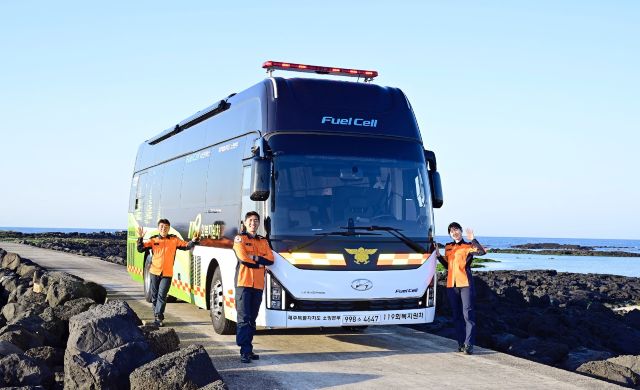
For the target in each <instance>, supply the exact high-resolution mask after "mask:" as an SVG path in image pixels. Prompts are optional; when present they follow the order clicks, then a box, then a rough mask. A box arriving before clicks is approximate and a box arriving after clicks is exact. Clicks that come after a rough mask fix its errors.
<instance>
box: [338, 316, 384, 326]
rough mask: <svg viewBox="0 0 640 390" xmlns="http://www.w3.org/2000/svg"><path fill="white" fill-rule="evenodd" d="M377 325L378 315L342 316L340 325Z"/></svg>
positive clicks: (378, 321)
mask: <svg viewBox="0 0 640 390" xmlns="http://www.w3.org/2000/svg"><path fill="white" fill-rule="evenodd" d="M378 323H380V315H379V314H371V315H346V316H345V315H343V316H342V325H371V324H378Z"/></svg>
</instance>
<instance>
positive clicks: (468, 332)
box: [447, 286, 476, 345]
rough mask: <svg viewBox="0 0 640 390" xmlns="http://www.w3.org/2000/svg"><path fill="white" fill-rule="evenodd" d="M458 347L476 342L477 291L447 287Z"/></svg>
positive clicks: (471, 288) (471, 287) (468, 288)
mask: <svg viewBox="0 0 640 390" xmlns="http://www.w3.org/2000/svg"><path fill="white" fill-rule="evenodd" d="M447 296H448V297H449V303H450V304H451V313H452V314H453V323H454V325H455V328H456V339H457V340H458V345H462V344H467V345H474V344H475V342H476V312H475V304H474V299H475V291H474V289H473V286H470V287H447Z"/></svg>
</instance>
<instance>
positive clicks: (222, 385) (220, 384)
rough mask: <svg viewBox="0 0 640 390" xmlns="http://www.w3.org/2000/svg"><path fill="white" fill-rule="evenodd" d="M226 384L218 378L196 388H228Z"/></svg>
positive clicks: (205, 389)
mask: <svg viewBox="0 0 640 390" xmlns="http://www.w3.org/2000/svg"><path fill="white" fill-rule="evenodd" d="M228 389H229V388H228V387H227V385H226V384H225V383H224V382H223V381H222V379H218V380H217V381H215V382H211V383H209V384H208V385H206V386H202V387H201V388H199V389H198V390H228Z"/></svg>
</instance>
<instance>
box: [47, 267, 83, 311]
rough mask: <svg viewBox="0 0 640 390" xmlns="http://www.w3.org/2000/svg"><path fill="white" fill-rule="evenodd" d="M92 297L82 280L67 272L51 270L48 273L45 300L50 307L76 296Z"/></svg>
mask: <svg viewBox="0 0 640 390" xmlns="http://www.w3.org/2000/svg"><path fill="white" fill-rule="evenodd" d="M82 297H88V298H93V292H92V291H90V290H89V289H88V288H87V286H86V285H85V283H84V280H82V279H80V278H78V277H76V276H73V275H69V274H67V273H60V272H53V273H50V274H49V278H48V288H47V302H48V303H49V305H50V306H51V307H56V306H59V305H62V304H63V303H65V302H66V301H70V300H72V299H76V298H82Z"/></svg>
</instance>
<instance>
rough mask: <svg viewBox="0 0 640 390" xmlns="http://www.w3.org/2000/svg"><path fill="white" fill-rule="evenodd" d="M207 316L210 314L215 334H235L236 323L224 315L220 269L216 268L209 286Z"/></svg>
mask: <svg viewBox="0 0 640 390" xmlns="http://www.w3.org/2000/svg"><path fill="white" fill-rule="evenodd" d="M209 314H211V322H212V323H213V330H215V331H216V333H217V334H235V333H236V323H235V322H233V321H229V320H228V319H227V318H226V317H225V314H224V287H223V286H222V275H221V274H220V268H216V270H215V272H214V273H213V278H212V279H211V283H210V284H209Z"/></svg>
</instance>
